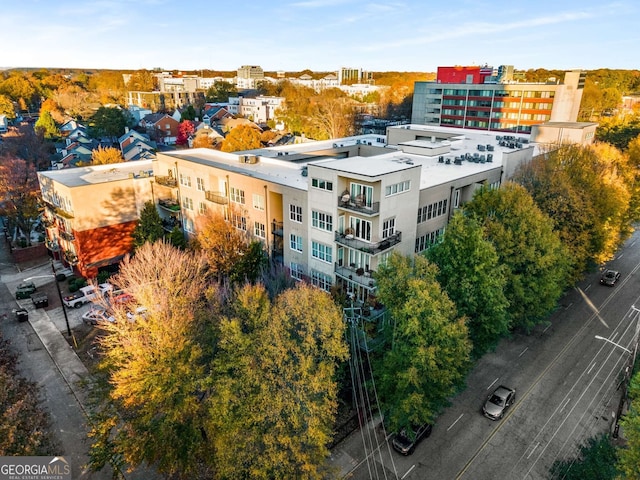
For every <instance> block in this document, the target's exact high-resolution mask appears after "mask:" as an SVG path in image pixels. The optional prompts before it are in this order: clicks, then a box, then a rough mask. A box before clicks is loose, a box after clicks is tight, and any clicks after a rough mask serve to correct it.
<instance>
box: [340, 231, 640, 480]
mask: <svg viewBox="0 0 640 480" xmlns="http://www.w3.org/2000/svg"><path fill="white" fill-rule="evenodd" d="M639 246H640V234H639V233H638V232H636V233H635V234H634V235H633V237H632V238H631V239H630V240H629V241H628V242H627V243H626V244H625V246H624V247H623V248H622V249H621V250H620V251H619V252H618V255H617V257H616V258H615V259H614V260H612V261H611V262H609V263H608V264H607V267H609V268H613V269H616V270H619V271H620V272H621V273H622V276H621V279H620V281H619V283H618V284H617V285H616V286H615V287H605V286H602V285H600V284H599V278H600V274H599V273H593V274H590V275H588V276H587V277H586V278H585V279H584V280H583V281H581V282H579V284H578V286H577V288H575V289H572V290H570V291H568V292H567V294H566V295H565V296H564V297H563V298H562V299H561V301H560V305H559V308H558V309H557V310H556V311H555V312H554V314H553V315H552V316H551V317H550V318H549V323H547V324H545V325H541V326H539V327H537V328H536V329H535V330H534V331H533V332H532V333H531V334H530V335H514V336H513V337H512V338H511V339H507V340H504V341H503V342H501V343H500V345H499V347H498V349H497V350H496V352H494V353H491V354H488V355H485V357H483V358H482V359H481V360H480V362H479V363H478V364H477V366H476V367H475V368H474V370H473V371H472V372H471V374H470V375H469V377H468V380H467V388H466V389H465V391H464V392H462V393H461V394H460V395H458V396H457V397H456V398H455V399H453V401H452V404H451V406H450V407H449V408H447V409H446V410H445V411H444V412H443V413H442V414H441V415H440V417H439V418H438V419H437V422H436V425H435V426H434V429H433V433H432V435H431V436H430V437H429V438H427V439H425V440H424V441H423V442H422V443H421V444H420V445H419V446H418V447H417V449H416V451H415V453H414V454H413V455H411V456H408V457H402V456H400V455H398V454H397V453H396V452H394V451H391V450H390V449H389V448H388V447H387V445H386V444H385V443H384V434H383V433H382V432H378V435H377V441H378V443H376V444H375V445H374V443H371V445H372V446H374V447H376V446H378V447H379V448H373V449H370V450H369V452H371V451H373V454H370V455H369V456H368V457H366V458H364V455H362V456H361V457H358V458H357V461H356V460H354V470H353V471H352V472H351V474H350V478H354V479H368V478H388V479H391V478H394V479H403V480H404V479H406V480H409V479H415V480H417V479H421V480H424V479H438V480H442V479H465V480H483V479H487V480H489V479H495V478H505V479H509V480H515V479H523V480H530V479H546V478H549V468H550V467H551V465H552V464H553V463H554V461H556V460H562V459H565V458H570V457H573V456H575V454H576V452H577V451H578V448H579V446H580V445H581V444H582V443H584V442H585V441H586V440H587V439H588V438H590V437H593V436H595V435H597V434H599V433H603V432H610V431H612V429H613V427H614V424H615V412H616V411H617V409H618V405H619V403H620V398H621V395H622V388H620V385H621V382H622V381H623V379H624V374H625V369H626V368H627V366H628V365H629V363H630V358H631V355H630V354H629V353H628V352H627V351H625V348H626V349H628V350H633V348H634V344H635V338H637V337H636V328H637V325H638V322H640V319H639V313H638V312H636V311H634V310H633V309H632V308H631V306H632V305H634V304H637V305H638V307H640V297H639V295H638V291H640V276H639V275H638V270H639V269H640V249H639V248H638V247H639ZM596 335H598V336H602V337H605V338H608V339H610V340H611V341H613V342H614V343H617V344H618V345H619V346H616V345H614V344H612V343H609V342H607V341H605V340H599V339H596V338H595V336H596ZM499 384H504V385H507V386H509V387H511V388H515V389H516V391H517V398H516V402H515V404H514V406H513V407H512V408H511V409H510V410H509V412H508V414H507V415H506V416H505V418H503V419H502V420H500V421H497V422H494V421H491V420H489V419H487V418H485V417H484V416H483V415H482V414H481V407H482V404H483V403H484V401H485V399H486V398H487V396H488V395H489V393H491V391H492V390H493V389H494V388H495V387H496V386H498V385H499ZM366 438H368V437H366V436H363V439H365V440H366ZM367 460H368V461H367Z"/></svg>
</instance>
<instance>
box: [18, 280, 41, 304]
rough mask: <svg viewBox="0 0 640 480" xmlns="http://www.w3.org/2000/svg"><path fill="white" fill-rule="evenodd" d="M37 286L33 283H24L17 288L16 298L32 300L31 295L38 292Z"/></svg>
mask: <svg viewBox="0 0 640 480" xmlns="http://www.w3.org/2000/svg"><path fill="white" fill-rule="evenodd" d="M36 290H37V289H36V285H35V283H33V282H22V283H21V284H20V285H18V287H17V288H16V298H17V299H19V300H20V299H25V298H31V294H32V293H34V292H35V291H36Z"/></svg>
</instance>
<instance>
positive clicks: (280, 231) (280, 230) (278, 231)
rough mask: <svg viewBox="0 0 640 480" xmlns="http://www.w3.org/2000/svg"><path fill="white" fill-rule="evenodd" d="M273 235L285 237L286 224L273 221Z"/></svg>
mask: <svg viewBox="0 0 640 480" xmlns="http://www.w3.org/2000/svg"><path fill="white" fill-rule="evenodd" d="M271 233H273V234H274V235H277V236H278V237H282V236H284V223H283V222H278V221H276V220H273V221H272V222H271Z"/></svg>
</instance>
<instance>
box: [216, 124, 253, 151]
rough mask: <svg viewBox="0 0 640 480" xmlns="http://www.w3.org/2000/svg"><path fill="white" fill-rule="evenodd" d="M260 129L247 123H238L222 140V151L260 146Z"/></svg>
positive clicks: (250, 148)
mask: <svg viewBox="0 0 640 480" xmlns="http://www.w3.org/2000/svg"><path fill="white" fill-rule="evenodd" d="M261 146H262V143H260V131H259V130H258V129H257V128H255V127H252V126H249V125H239V126H237V127H235V128H234V129H233V130H231V131H230V132H229V133H228V134H227V136H226V137H225V139H224V141H223V142H222V151H223V152H239V151H242V150H253V149H256V148H260V147H261Z"/></svg>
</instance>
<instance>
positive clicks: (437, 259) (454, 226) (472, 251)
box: [427, 213, 509, 358]
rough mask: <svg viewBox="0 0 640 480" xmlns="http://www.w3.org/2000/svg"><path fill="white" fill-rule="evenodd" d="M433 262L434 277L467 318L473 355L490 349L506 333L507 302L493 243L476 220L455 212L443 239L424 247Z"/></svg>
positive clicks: (507, 319) (475, 355)
mask: <svg viewBox="0 0 640 480" xmlns="http://www.w3.org/2000/svg"><path fill="white" fill-rule="evenodd" d="M427 258H429V260H431V261H432V262H433V263H435V264H436V265H437V266H438V268H439V272H438V275H437V279H438V281H439V283H440V285H442V287H443V288H444V290H445V291H446V292H447V294H448V295H449V298H451V300H453V302H454V303H455V305H456V307H457V309H458V314H459V315H460V316H464V317H466V318H467V326H468V328H469V336H470V338H471V342H472V343H473V355H474V357H476V358H479V357H481V356H482V354H484V353H485V352H487V351H489V350H493V349H494V348H495V346H496V345H497V344H498V341H499V340H500V339H501V338H503V337H504V336H506V335H507V334H508V333H509V316H508V314H507V307H508V305H509V302H508V301H507V298H506V297H505V294H504V291H505V287H506V283H507V279H506V274H505V267H504V266H502V265H501V264H500V260H499V258H498V254H497V252H496V249H495V247H494V246H493V244H492V243H491V242H489V241H487V240H485V239H484V238H483V234H482V228H481V227H480V224H479V223H478V221H477V220H476V219H474V218H472V217H467V216H465V215H464V214H463V213H457V214H455V215H454V217H453V218H452V219H451V221H450V222H449V224H448V225H447V230H446V231H445V234H444V237H443V240H442V242H441V243H438V244H436V245H434V246H433V247H431V248H430V249H429V250H427Z"/></svg>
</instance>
